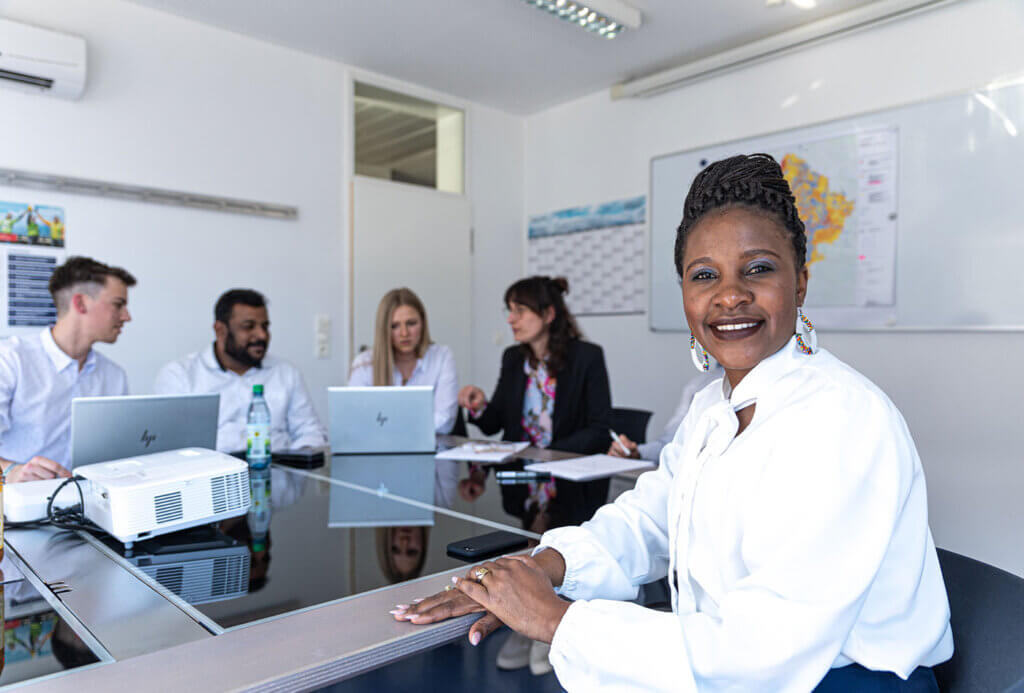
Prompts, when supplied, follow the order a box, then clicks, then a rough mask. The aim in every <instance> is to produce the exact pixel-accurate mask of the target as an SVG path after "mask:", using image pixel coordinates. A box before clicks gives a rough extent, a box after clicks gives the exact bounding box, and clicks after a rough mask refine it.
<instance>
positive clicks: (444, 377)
mask: <svg viewBox="0 0 1024 693" xmlns="http://www.w3.org/2000/svg"><path fill="white" fill-rule="evenodd" d="M348 384H349V385H350V386H352V387H357V386H358V387H370V386H372V385H373V353H372V352H371V351H369V350H367V351H364V352H362V353H360V354H359V355H358V356H356V358H355V359H354V360H353V361H352V372H351V374H350V375H349V377H348ZM392 384H394V385H395V386H401V385H403V383H402V374H401V372H399V370H398V368H395V372H394V377H393V378H392ZM404 384H405V385H426V386H430V387H433V388H434V431H436V432H437V433H451V430H452V426H454V425H455V416H456V413H457V412H458V410H459V381H458V376H457V375H456V373H455V357H453V356H452V350H451V349H449V348H448V347H446V346H444V345H443V344H431V345H430V346H429V347H427V353H425V354H423V358H421V359H418V360H417V361H416V368H414V369H413V371H412V375H411V376H410V377H409V381H408V382H406V383H404Z"/></svg>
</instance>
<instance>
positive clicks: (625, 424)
mask: <svg viewBox="0 0 1024 693" xmlns="http://www.w3.org/2000/svg"><path fill="white" fill-rule="evenodd" d="M650 420H651V412H649V411H646V410H644V409H617V408H615V407H613V408H612V418H611V427H612V430H614V431H615V432H616V433H619V434H621V435H624V436H626V437H627V438H629V439H630V440H632V441H633V442H634V443H646V442H647V422H648V421H650Z"/></svg>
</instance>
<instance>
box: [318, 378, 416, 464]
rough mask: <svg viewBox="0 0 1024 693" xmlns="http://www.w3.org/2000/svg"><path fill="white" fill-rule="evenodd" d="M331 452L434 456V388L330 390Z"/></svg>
mask: <svg viewBox="0 0 1024 693" xmlns="http://www.w3.org/2000/svg"><path fill="white" fill-rule="evenodd" d="M327 407H328V409H329V410H330V421H331V429H330V433H331V452H332V453H336V454H337V453H341V454H350V453H367V452H370V453H393V452H434V450H435V442H434V388H432V387H418V386H409V387H329V388H327Z"/></svg>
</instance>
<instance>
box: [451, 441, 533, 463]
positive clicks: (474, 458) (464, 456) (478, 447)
mask: <svg viewBox="0 0 1024 693" xmlns="http://www.w3.org/2000/svg"><path fill="white" fill-rule="evenodd" d="M528 447H530V444H529V443H525V442H524V443H507V442H496V443H488V442H481V443H463V444H462V445H460V446H458V447H456V448H451V449H449V450H445V451H444V452H439V453H437V455H435V456H434V459H437V460H465V461H467V462H477V463H481V464H498V463H499V462H504V461H505V460H507V459H509V458H510V457H513V456H515V454H516V453H518V452H522V451H523V450H525V449H526V448H528Z"/></svg>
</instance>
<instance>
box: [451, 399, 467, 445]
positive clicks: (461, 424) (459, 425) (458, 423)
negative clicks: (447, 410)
mask: <svg viewBox="0 0 1024 693" xmlns="http://www.w3.org/2000/svg"><path fill="white" fill-rule="evenodd" d="M452 435H453V436H462V437H463V438H468V437H469V433H468V432H467V431H466V417H465V416H464V415H463V413H462V407H459V408H458V410H456V412H455V425H454V426H452Z"/></svg>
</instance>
